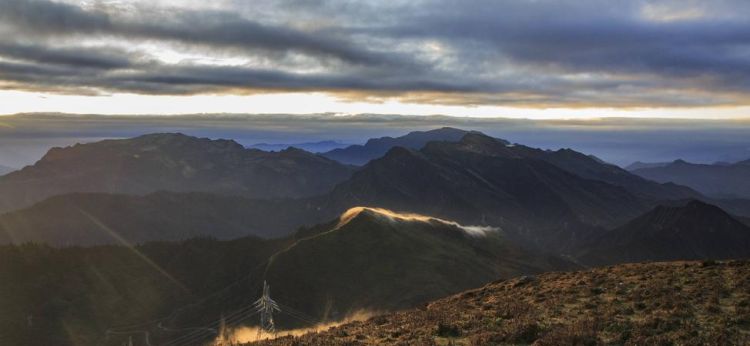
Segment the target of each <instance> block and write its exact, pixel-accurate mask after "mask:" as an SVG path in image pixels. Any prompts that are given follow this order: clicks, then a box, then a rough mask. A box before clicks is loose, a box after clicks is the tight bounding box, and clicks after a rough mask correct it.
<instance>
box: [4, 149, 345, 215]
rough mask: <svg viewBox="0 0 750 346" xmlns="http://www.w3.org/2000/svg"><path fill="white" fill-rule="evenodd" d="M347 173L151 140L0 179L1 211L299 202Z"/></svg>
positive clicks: (302, 157)
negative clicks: (169, 197)
mask: <svg viewBox="0 0 750 346" xmlns="http://www.w3.org/2000/svg"><path fill="white" fill-rule="evenodd" d="M351 172H352V168H351V167H349V166H345V165H343V164H340V163H338V162H336V161H332V160H329V159H326V158H324V157H322V156H318V155H315V154H312V153H309V152H306V151H303V150H300V149H294V148H290V149H286V150H283V151H280V152H265V151H261V150H257V149H245V148H244V147H243V146H241V145H240V144H238V143H236V142H234V141H230V140H210V139H206V138H196V137H190V136H186V135H182V134H152V135H145V136H140V137H136V138H132V139H124V140H105V141H101V142H96V143H90V144H79V145H75V146H72V147H67V148H53V149H51V150H50V151H49V152H48V153H47V154H46V155H45V156H44V157H43V158H42V159H41V160H39V161H38V162H37V163H36V164H34V165H33V166H29V167H26V168H24V169H22V170H20V171H16V172H13V173H11V174H8V175H6V176H3V177H0V211H2V210H11V209H17V208H20V207H24V206H28V205H31V204H33V203H35V202H38V201H41V200H43V199H45V198H47V197H50V196H54V195H60V194H64V193H69V192H108V193H127V194H146V193H150V192H155V191H160V190H169V191H189V192H192V191H201V192H213V193H220V194H231V195H241V196H246V197H255V198H278V197H303V196H311V195H316V194H322V193H325V192H327V191H329V190H330V189H331V188H332V187H333V186H334V185H335V184H336V183H338V182H341V181H343V180H345V179H347V178H348V177H349V176H350V175H351Z"/></svg>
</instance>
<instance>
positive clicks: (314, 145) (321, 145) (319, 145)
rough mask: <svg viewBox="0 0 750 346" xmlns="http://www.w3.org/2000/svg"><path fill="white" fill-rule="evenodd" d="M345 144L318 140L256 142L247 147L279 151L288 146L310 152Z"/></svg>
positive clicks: (325, 150)
mask: <svg viewBox="0 0 750 346" xmlns="http://www.w3.org/2000/svg"><path fill="white" fill-rule="evenodd" d="M347 146H348V145H347V144H344V143H341V142H338V141H320V142H306V143H292V144H284V143H256V144H252V145H250V146H249V147H250V148H253V149H260V150H265V151H281V150H284V149H288V148H289V147H293V148H299V149H302V150H305V151H309V152H312V153H322V152H327V151H331V150H334V149H339V148H344V147H347Z"/></svg>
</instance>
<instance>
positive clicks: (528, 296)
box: [260, 261, 750, 345]
mask: <svg viewBox="0 0 750 346" xmlns="http://www.w3.org/2000/svg"><path fill="white" fill-rule="evenodd" d="M449 343H453V344H456V345H502V344H531V343H534V344H535V345H568V344H569V345H574V344H575V345H596V344H625V345H671V344H680V345H702V344H711V345H730V344H734V345H743V344H745V345H746V344H748V343H750V262H749V261H729V262H718V263H716V262H664V263H651V264H626V265H619V266H613V267H604V268H599V269H594V270H590V271H583V272H570V273H564V272H558V273H546V274H542V275H540V276H539V277H537V278H530V279H524V278H517V279H512V280H506V281H499V282H495V283H492V284H489V285H487V286H485V287H482V288H480V289H475V290H471V291H467V292H464V293H461V294H458V295H454V296H451V297H448V298H445V299H441V300H438V301H435V302H433V303H431V304H429V305H427V306H426V307H424V308H422V309H416V310H410V311H404V312H399V313H395V314H391V315H384V316H379V317H374V318H372V319H370V320H368V321H365V322H354V323H350V324H346V325H343V326H340V327H336V328H332V329H330V330H328V331H326V332H323V333H320V334H308V335H306V336H302V337H300V338H297V339H294V338H292V337H287V338H282V339H277V340H275V341H270V342H261V343H260V344H262V345H379V344H417V345H446V344H449Z"/></svg>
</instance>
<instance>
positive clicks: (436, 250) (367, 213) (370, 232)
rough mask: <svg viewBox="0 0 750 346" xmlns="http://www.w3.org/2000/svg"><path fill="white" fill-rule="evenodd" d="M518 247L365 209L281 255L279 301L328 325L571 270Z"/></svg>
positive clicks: (276, 266) (270, 276)
mask: <svg viewBox="0 0 750 346" xmlns="http://www.w3.org/2000/svg"><path fill="white" fill-rule="evenodd" d="M571 267H572V265H571V264H570V263H567V262H566V261H562V260H559V259H555V258H553V257H547V256H543V255H539V254H536V253H531V252H528V251H525V250H522V249H521V248H519V247H517V246H515V245H513V244H512V243H510V242H509V241H508V240H506V239H505V237H504V235H503V234H502V232H501V231H500V230H497V229H492V228H482V227H464V226H460V225H458V224H456V223H454V222H451V221H445V220H440V219H436V218H432V217H427V216H421V215H409V214H399V213H394V212H391V211H389V210H381V209H372V208H363V207H357V208H352V209H350V210H348V211H347V212H345V213H344V214H343V215H342V216H341V217H340V218H339V219H338V220H337V221H335V222H331V223H329V224H326V225H323V226H319V227H317V229H315V230H312V231H308V232H303V233H302V235H301V236H299V237H298V240H297V242H296V243H295V244H294V245H292V246H291V247H289V248H288V249H286V250H284V251H281V252H279V253H278V254H276V255H274V256H273V257H272V259H271V260H270V262H269V266H268V268H267V272H266V277H265V278H266V280H268V282H269V284H270V285H272V286H273V287H274V289H273V290H274V295H275V296H276V297H277V299H279V300H281V301H285V302H286V304H287V305H290V304H291V305H292V306H293V307H295V308H296V309H298V310H302V311H305V312H306V313H307V314H309V315H313V316H315V317H318V318H321V319H324V318H331V319H334V320H335V319H339V318H342V317H344V316H346V315H347V314H348V313H351V312H353V311H356V310H358V309H373V310H392V309H401V308H405V307H411V306H416V305H417V304H420V303H423V302H426V301H428V300H431V299H434V298H436V297H441V296H445V295H447V294H451V293H455V292H458V291H461V290H463V289H466V288H468V287H473V286H477V285H481V284H482V283H486V282H489V281H492V280H494V279H497V278H507V277H512V276H516V275H520V274H531V273H538V272H541V271H547V270H553V269H566V268H571Z"/></svg>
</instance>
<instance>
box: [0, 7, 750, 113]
mask: <svg viewBox="0 0 750 346" xmlns="http://www.w3.org/2000/svg"><path fill="white" fill-rule="evenodd" d="M232 4H234V5H233V7H232V6H230V7H229V8H228V9H226V8H225V9H223V10H199V9H195V8H188V7H185V8H157V7H153V8H152V7H144V5H133V8H130V9H129V10H127V11H123V10H118V9H116V8H111V7H107V6H100V7H90V8H89V7H85V8H84V7H81V6H76V5H74V4H72V3H61V2H52V1H46V0H4V1H2V2H0V20H1V22H0V30H5V31H6V33H7V34H6V35H5V36H6V37H7V40H8V41H7V42H5V43H3V44H0V58H6V59H10V60H8V61H4V62H3V63H2V64H1V65H0V76H1V77H2V79H3V81H5V84H10V87H12V88H19V89H28V90H53V91H65V89H66V88H78V89H82V90H86V92H92V91H96V92H108V91H128V92H135V93H157V94H194V93H206V92H211V93H215V92H247V91H250V92H252V91H264V90H270V91H274V90H285V91H333V92H340V93H348V94H349V95H350V97H355V98H356V97H372V96H374V97H382V96H397V97H401V98H404V99H407V100H412V101H417V102H438V103H455V104H526V105H542V106H550V105H552V106H565V105H576V106H650V105H667V106H696V105H718V104H735V105H738V104H741V105H745V104H748V103H749V102H748V97H747V95H748V92H750V82H749V81H750V22H749V21H747V18H746V15H743V13H747V11H750V5H748V4H747V3H745V2H743V1H729V0H724V1H717V2H712V3H711V4H709V5H710V6H709V5H707V4H705V3H702V2H695V1H668V0H665V1H646V0H644V1H627V2H611V1H589V0H580V1H520V0H519V1H503V2H498V1H479V0H476V1H469V2H453V1H424V2H407V3H398V2H387V3H382V4H373V3H358V2H346V3H344V2H339V1H317V2H297V1H283V2H271V3H270V4H267V5H268V7H270V10H267V11H265V12H263V11H261V12H257V13H256V12H252V10H254V9H255V7H258V8H261V7H263V6H260V5H257V6H256V5H253V4H251V5H248V4H247V3H244V2H233V3H232ZM258 4H261V3H258ZM262 4H266V3H262ZM0 33H2V31H0ZM86 40H99V41H97V42H98V44H99V45H98V46H97V47H98V48H91V46H90V45H89V48H84V47H83V46H81V45H80V44H79V42H86ZM101 41H103V42H105V46H102V45H101ZM106 42H109V44H110V45H112V46H116V45H119V46H118V47H121V46H123V45H125V46H128V47H129V49H128V50H127V51H125V50H123V49H121V48H114V47H108V46H106ZM144 44H151V45H154V44H155V45H157V46H159V45H162V46H161V47H166V48H169V49H176V50H179V51H185V52H191V53H195V54H204V55H207V56H212V54H214V55H215V54H219V55H220V56H219V57H218V58H217V59H218V60H221V58H225V57H227V56H229V57H238V58H245V59H248V60H249V61H254V62H256V63H255V64H253V65H252V66H251V65H236V64H235V65H224V66H213V65H211V66H208V65H202V64H197V63H192V62H179V63H174V62H172V63H167V62H164V61H160V60H159V59H158V56H151V57H149V56H147V55H148V54H149V53H147V52H145V51H146V50H147V49H146V48H144V47H143V45H144ZM151 53H152V54H156V53H154V52H151ZM258 61H261V62H262V63H257V62H258ZM0 62H2V60H0ZM92 70H98V71H92ZM7 87H8V86H6V88H7ZM68 92H78V91H71V90H68Z"/></svg>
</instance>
